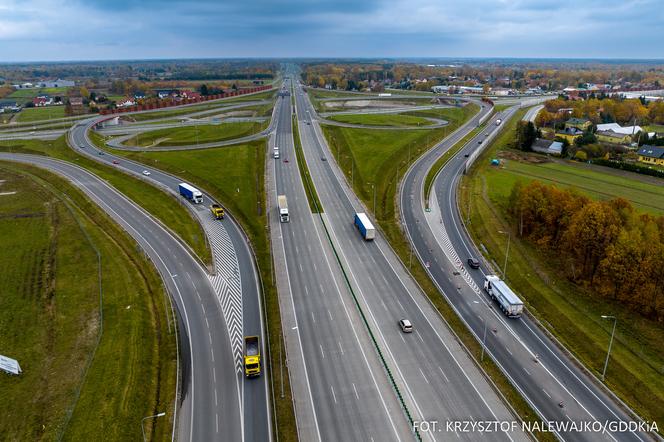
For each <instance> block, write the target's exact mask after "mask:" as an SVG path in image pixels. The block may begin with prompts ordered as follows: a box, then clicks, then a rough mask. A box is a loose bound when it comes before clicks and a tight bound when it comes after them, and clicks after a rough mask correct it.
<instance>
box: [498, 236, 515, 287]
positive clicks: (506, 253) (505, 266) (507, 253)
mask: <svg viewBox="0 0 664 442" xmlns="http://www.w3.org/2000/svg"><path fill="white" fill-rule="evenodd" d="M498 233H502V234H505V233H507V249H506V250H505V265H503V279H507V258H508V257H509V255H510V241H511V239H512V232H503V231H502V230H499V231H498Z"/></svg>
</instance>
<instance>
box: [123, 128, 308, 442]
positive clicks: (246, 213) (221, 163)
mask: <svg viewBox="0 0 664 442" xmlns="http://www.w3.org/2000/svg"><path fill="white" fill-rule="evenodd" d="M266 148H267V147H266V142H265V140H256V141H252V142H250V143H246V144H239V145H234V146H227V147H222V148H216V149H215V148H213V149H205V150H196V151H170V152H119V154H120V155H123V156H125V157H127V158H131V159H132V160H135V161H140V162H142V163H145V164H147V165H149V166H151V167H156V168H159V169H162V170H165V171H168V172H171V173H176V174H177V175H178V176H180V177H182V178H183V179H186V180H187V181H188V182H191V183H192V184H194V185H195V186H197V187H200V188H201V189H205V191H207V192H210V194H211V195H212V196H213V197H214V198H215V199H216V200H217V201H219V202H220V203H221V204H222V205H223V206H224V207H225V208H226V209H227V210H228V211H229V212H230V213H231V214H232V215H233V216H234V217H235V219H237V220H238V222H239V223H240V224H241V225H242V227H243V228H244V230H245V232H246V233H247V235H248V237H249V241H250V242H251V246H252V249H253V250H254V253H255V254H256V259H257V261H258V267H259V271H260V274H261V279H262V282H263V289H264V294H265V304H264V306H263V308H264V311H265V313H266V317H267V322H268V327H269V338H270V343H271V345H272V348H271V349H270V355H269V360H270V361H271V363H272V367H278V366H279V364H280V361H279V357H280V356H281V358H282V360H281V363H282V366H284V367H285V366H286V354H285V352H283V351H281V352H280V351H277V350H276V349H277V348H279V346H280V345H281V344H280V343H281V342H282V336H281V316H280V314H279V300H278V297H277V291H276V286H275V281H274V280H273V274H272V256H271V252H270V243H269V237H268V231H267V225H268V222H267V214H266V212H265V207H266V200H265V198H266V196H265V181H264V180H265V178H264V177H265V164H266ZM286 370H287V368H286V367H285V368H284V372H285V373H284V392H285V395H284V397H283V398H282V397H281V395H280V394H276V393H275V397H274V398H275V401H276V403H275V404H274V407H275V410H276V413H277V421H278V430H279V439H280V440H282V441H295V440H297V429H296V426H295V415H294V412H293V408H292V398H291V396H290V387H289V384H288V382H289V380H288V375H287V373H286ZM273 373H274V372H273Z"/></svg>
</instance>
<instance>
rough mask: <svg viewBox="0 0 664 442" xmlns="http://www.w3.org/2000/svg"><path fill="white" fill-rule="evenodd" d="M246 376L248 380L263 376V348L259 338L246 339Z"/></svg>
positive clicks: (247, 337)
mask: <svg viewBox="0 0 664 442" xmlns="http://www.w3.org/2000/svg"><path fill="white" fill-rule="evenodd" d="M244 375H245V376H247V377H248V378H251V377H254V376H260V375H261V347H260V345H259V342H258V336H245V337H244Z"/></svg>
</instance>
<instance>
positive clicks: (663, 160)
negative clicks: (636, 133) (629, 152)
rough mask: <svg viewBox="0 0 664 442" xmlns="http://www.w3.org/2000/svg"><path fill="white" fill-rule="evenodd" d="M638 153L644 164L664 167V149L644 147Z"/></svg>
mask: <svg viewBox="0 0 664 442" xmlns="http://www.w3.org/2000/svg"><path fill="white" fill-rule="evenodd" d="M637 153H638V155H639V161H640V162H642V163H646V164H655V165H658V166H664V147H660V146H642V147H641V149H639V151H638V152H637Z"/></svg>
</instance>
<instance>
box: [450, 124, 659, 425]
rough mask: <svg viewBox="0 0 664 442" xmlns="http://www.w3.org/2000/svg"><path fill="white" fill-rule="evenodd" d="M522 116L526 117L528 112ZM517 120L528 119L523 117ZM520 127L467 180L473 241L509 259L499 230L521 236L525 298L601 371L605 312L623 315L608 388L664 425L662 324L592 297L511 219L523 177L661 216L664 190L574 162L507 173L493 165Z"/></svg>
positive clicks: (511, 274)
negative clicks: (623, 201)
mask: <svg viewBox="0 0 664 442" xmlns="http://www.w3.org/2000/svg"><path fill="white" fill-rule="evenodd" d="M520 112H521V115H522V114H523V111H520ZM517 118H520V116H519V114H518V113H517ZM514 128H515V120H512V121H510V122H509V123H508V126H507V127H506V130H505V132H503V134H502V135H501V136H499V137H498V138H497V140H496V142H495V143H494V145H493V146H492V148H491V149H489V150H488V151H487V152H486V153H485V154H483V155H482V156H480V158H479V159H478V161H477V163H476V165H475V166H474V168H473V169H472V170H471V172H470V174H469V175H466V176H464V178H463V180H462V183H461V193H460V202H459V206H460V207H461V210H462V214H463V218H464V219H467V217H468V213H467V211H468V207H469V204H468V201H469V199H470V223H469V230H470V233H471V235H472V237H473V239H474V240H475V242H476V243H477V244H482V245H483V246H484V247H485V248H486V250H487V253H486V257H487V259H489V260H490V261H494V262H502V260H503V259H504V256H505V250H506V247H507V239H508V238H507V235H504V234H500V233H499V232H500V231H512V232H514V233H513V234H512V235H511V246H510V254H509V262H508V264H507V268H508V271H507V281H508V283H509V285H510V286H511V287H512V288H513V289H514V290H515V291H516V292H517V293H518V294H520V295H521V297H522V298H523V299H524V300H525V302H526V305H527V306H528V309H529V310H530V311H531V312H532V313H533V314H535V315H536V316H537V317H538V318H539V319H540V320H541V321H542V322H543V323H544V324H545V326H546V327H547V328H548V329H549V330H550V331H551V332H552V333H553V334H555V335H556V336H557V337H558V339H560V340H561V341H562V342H563V343H564V344H565V346H566V347H567V348H568V349H570V350H571V351H572V352H574V354H575V355H576V356H577V357H578V358H579V359H580V360H581V361H582V362H583V363H584V364H585V365H586V367H588V368H589V369H590V370H591V371H593V372H594V373H595V374H599V373H601V370H602V368H603V363H604V358H605V356H606V350H607V346H608V340H609V335H610V333H611V329H610V327H611V325H612V324H611V322H610V321H605V320H602V319H601V318H600V315H602V314H610V315H615V316H616V317H617V318H618V328H617V331H616V340H615V342H614V346H613V350H612V353H611V360H610V362H609V366H608V371H607V384H608V385H609V387H611V388H612V389H613V390H614V391H615V392H616V393H617V394H618V395H619V396H621V397H622V399H623V400H625V401H626V402H627V403H628V404H630V406H632V407H633V408H634V409H635V410H636V411H637V412H638V413H639V414H640V415H641V416H642V417H643V418H644V419H646V420H653V419H655V420H657V421H658V422H662V421H664V377H662V372H661V370H662V367H664V356H663V355H662V352H661V351H659V350H658V346H657V344H656V343H657V342H662V341H663V340H664V329H663V328H662V326H661V324H656V323H654V322H652V321H649V320H646V319H644V318H641V317H639V316H638V315H637V314H635V313H634V312H630V311H626V310H625V309H624V308H623V307H621V306H620V305H619V304H616V303H612V302H611V301H610V300H607V299H603V298H602V299H599V298H595V297H592V296H591V295H590V294H589V293H588V292H587V290H586V289H584V288H582V287H579V286H576V285H574V284H572V283H570V282H569V281H568V280H567V279H566V278H564V277H560V276H559V275H560V271H559V270H558V266H561V265H564V263H559V262H557V261H556V258H555V257H552V256H547V257H545V256H542V254H541V252H540V251H539V250H537V249H535V248H533V247H532V245H531V244H530V243H528V242H525V241H522V240H521V239H520V238H519V237H518V236H517V235H516V232H515V229H514V228H513V227H514V226H512V225H510V222H508V221H507V218H506V208H507V196H508V195H509V192H510V191H511V188H512V186H513V185H514V183H515V182H516V181H517V180H521V181H524V182H527V181H530V180H533V179H535V178H536V179H538V180H540V181H543V182H547V183H555V184H556V185H559V186H561V187H570V186H573V187H576V188H577V189H579V191H580V192H581V193H584V194H586V195H588V196H589V197H591V198H601V199H606V198H609V197H616V196H622V197H624V198H627V199H630V200H632V201H634V203H635V205H636V206H637V207H639V208H640V209H642V210H650V211H653V212H655V213H661V208H662V206H664V190H663V188H662V187H657V186H653V185H649V184H646V183H643V182H641V181H639V180H638V179H633V180H632V179H629V178H624V177H617V176H613V175H610V174H609V173H607V174H603V173H599V172H595V171H588V170H585V169H582V168H579V167H576V166H573V165H567V164H556V163H547V164H542V165H536V164H529V163H519V162H518V161H516V160H508V161H507V164H506V167H505V168H495V167H493V166H491V165H490V164H489V160H490V159H491V158H495V157H496V152H497V150H498V149H504V148H506V147H507V146H508V145H509V143H511V141H512V140H513V138H514V134H515V130H514ZM655 208H660V209H657V210H654V209H655Z"/></svg>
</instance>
